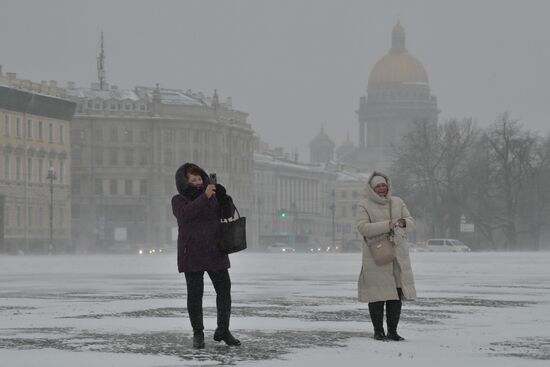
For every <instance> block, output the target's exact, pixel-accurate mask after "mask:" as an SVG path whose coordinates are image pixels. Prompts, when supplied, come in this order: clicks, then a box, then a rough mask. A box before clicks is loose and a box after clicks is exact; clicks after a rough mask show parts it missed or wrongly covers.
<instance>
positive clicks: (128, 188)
mask: <svg viewBox="0 0 550 367" xmlns="http://www.w3.org/2000/svg"><path fill="white" fill-rule="evenodd" d="M124 195H132V180H124Z"/></svg>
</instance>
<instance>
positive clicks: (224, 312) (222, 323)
mask: <svg viewBox="0 0 550 367" xmlns="http://www.w3.org/2000/svg"><path fill="white" fill-rule="evenodd" d="M208 275H209V276H210V279H212V284H213V285H214V289H215V290H216V309H217V316H218V320H217V321H218V327H217V328H216V331H215V332H214V340H215V341H217V342H220V341H222V340H223V341H224V342H225V344H227V345H231V346H239V345H241V342H240V341H239V340H238V339H236V338H235V337H234V336H233V335H232V334H231V332H230V331H229V319H230V318H231V279H230V278H229V272H228V271H227V270H223V271H217V272H210V271H209V272H208Z"/></svg>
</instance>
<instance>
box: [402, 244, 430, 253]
mask: <svg viewBox="0 0 550 367" xmlns="http://www.w3.org/2000/svg"><path fill="white" fill-rule="evenodd" d="M407 245H408V246H409V251H410V252H426V251H428V250H427V249H426V244H421V243H414V242H407Z"/></svg>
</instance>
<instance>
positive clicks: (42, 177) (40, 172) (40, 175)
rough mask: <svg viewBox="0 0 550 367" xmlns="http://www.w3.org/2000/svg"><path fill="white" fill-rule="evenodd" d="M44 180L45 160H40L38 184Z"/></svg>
mask: <svg viewBox="0 0 550 367" xmlns="http://www.w3.org/2000/svg"><path fill="white" fill-rule="evenodd" d="M43 180H44V159H42V158H40V159H38V182H42V181H43Z"/></svg>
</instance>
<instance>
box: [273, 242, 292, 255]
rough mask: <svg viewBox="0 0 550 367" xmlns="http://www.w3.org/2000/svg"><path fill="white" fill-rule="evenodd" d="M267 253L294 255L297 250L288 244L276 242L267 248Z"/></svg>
mask: <svg viewBox="0 0 550 367" xmlns="http://www.w3.org/2000/svg"><path fill="white" fill-rule="evenodd" d="M267 251H269V252H273V253H279V252H283V253H293V252H296V249H294V248H293V247H290V246H289V245H288V244H286V243H282V242H276V243H274V244H272V245H269V246H267Z"/></svg>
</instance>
